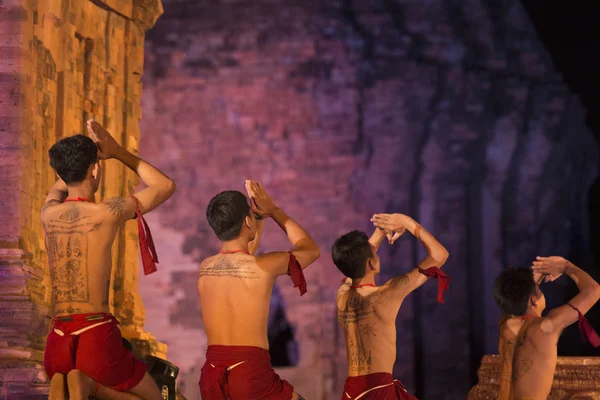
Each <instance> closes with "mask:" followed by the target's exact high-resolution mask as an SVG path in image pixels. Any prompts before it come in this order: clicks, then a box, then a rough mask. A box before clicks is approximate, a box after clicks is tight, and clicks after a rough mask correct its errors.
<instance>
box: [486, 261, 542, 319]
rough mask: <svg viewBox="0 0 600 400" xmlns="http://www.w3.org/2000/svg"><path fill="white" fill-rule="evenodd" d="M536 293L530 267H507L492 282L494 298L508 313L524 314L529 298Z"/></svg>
mask: <svg viewBox="0 0 600 400" xmlns="http://www.w3.org/2000/svg"><path fill="white" fill-rule="evenodd" d="M536 293H537V290H536V284H535V281H534V280H533V271H532V270H531V268H512V267H511V268H508V269H507V270H505V271H502V272H501V273H500V275H498V277H497V278H496V282H494V300H495V301H496V304H498V306H500V308H501V309H502V311H504V312H505V313H506V314H509V315H515V316H521V315H524V314H525V313H526V312H527V305H528V304H529V298H530V297H531V296H532V295H535V294H536Z"/></svg>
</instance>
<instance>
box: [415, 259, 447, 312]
mask: <svg viewBox="0 0 600 400" xmlns="http://www.w3.org/2000/svg"><path fill="white" fill-rule="evenodd" d="M419 272H420V273H422V274H423V275H425V276H426V277H428V278H436V279H437V281H438V291H437V301H438V303H440V304H444V292H445V291H446V290H448V288H449V287H450V277H449V276H448V275H446V274H445V273H444V272H442V270H441V269H439V268H438V267H431V268H427V269H421V268H419Z"/></svg>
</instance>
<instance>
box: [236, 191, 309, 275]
mask: <svg viewBox="0 0 600 400" xmlns="http://www.w3.org/2000/svg"><path fill="white" fill-rule="evenodd" d="M247 185H248V186H247V188H248V190H249V193H250V197H251V202H252V211H253V212H254V213H256V214H258V215H259V216H261V217H263V218H272V219H273V221H275V223H277V225H279V227H280V228H281V229H283V231H284V232H285V233H286V234H287V236H288V239H289V240H290V242H291V243H292V245H293V246H294V249H293V250H292V251H291V253H292V254H293V255H294V256H295V257H296V259H297V260H298V262H299V263H300V265H301V266H302V269H304V268H306V267H308V266H309V265H311V264H312V263H314V262H315V261H316V260H317V259H318V258H319V255H320V249H319V246H317V243H315V241H314V240H313V239H312V237H310V235H309V234H308V233H307V232H306V231H305V230H304V228H302V227H301V226H300V224H298V223H297V222H296V221H294V220H293V219H292V218H290V217H289V216H288V215H287V214H286V213H285V212H284V211H283V210H282V209H280V208H279V207H277V206H276V205H275V203H274V202H273V200H272V199H271V197H270V196H269V194H268V193H267V191H266V190H265V189H264V188H263V187H262V186H261V185H260V183H258V182H255V181H249V182H248V184H247ZM289 259H290V257H289V254H288V253H287V252H282V251H276V252H271V253H267V254H264V255H261V256H259V257H257V258H256V263H257V265H258V266H259V267H261V268H263V269H264V270H266V271H269V272H271V273H273V274H274V275H276V276H279V275H285V274H287V273H288V265H289Z"/></svg>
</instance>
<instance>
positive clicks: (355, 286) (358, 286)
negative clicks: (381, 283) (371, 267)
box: [350, 283, 375, 289]
mask: <svg viewBox="0 0 600 400" xmlns="http://www.w3.org/2000/svg"><path fill="white" fill-rule="evenodd" d="M365 286H373V287H375V285H374V284H372V283H365V284H363V285H353V286H350V289H360V288H361V287H365Z"/></svg>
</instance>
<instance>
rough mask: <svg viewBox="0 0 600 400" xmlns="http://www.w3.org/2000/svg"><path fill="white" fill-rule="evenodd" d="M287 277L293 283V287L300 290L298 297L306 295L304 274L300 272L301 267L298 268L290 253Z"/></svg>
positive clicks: (298, 265) (296, 261) (294, 258)
mask: <svg viewBox="0 0 600 400" xmlns="http://www.w3.org/2000/svg"><path fill="white" fill-rule="evenodd" d="M288 275H289V276H290V277H291V278H292V282H294V287H297V288H299V289H300V296H303V295H304V293H306V279H305V278H304V272H302V267H301V266H300V263H299V262H298V260H297V259H296V257H295V256H294V255H293V254H292V253H290V263H289V264H288Z"/></svg>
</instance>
